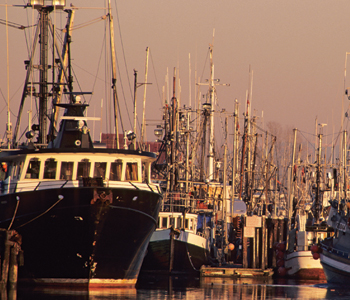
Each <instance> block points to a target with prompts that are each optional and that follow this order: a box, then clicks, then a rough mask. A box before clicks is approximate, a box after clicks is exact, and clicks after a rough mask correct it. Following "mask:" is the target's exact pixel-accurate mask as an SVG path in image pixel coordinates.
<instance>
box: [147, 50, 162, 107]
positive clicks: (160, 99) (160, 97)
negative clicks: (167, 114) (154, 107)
mask: <svg viewBox="0 0 350 300" xmlns="http://www.w3.org/2000/svg"><path fill="white" fill-rule="evenodd" d="M150 54H151V62H152V67H153V73H154V77H155V78H156V85H157V91H158V97H159V101H160V107H162V106H163V103H162V96H161V93H160V88H159V85H158V79H157V73H156V70H155V67H154V62H153V56H152V51H150Z"/></svg>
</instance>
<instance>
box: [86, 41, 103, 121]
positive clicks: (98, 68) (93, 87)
mask: <svg viewBox="0 0 350 300" xmlns="http://www.w3.org/2000/svg"><path fill="white" fill-rule="evenodd" d="M105 40H106V35H104V39H103V41H102V47H101V52H100V57H99V60H98V63H97V70H96V75H93V74H92V73H89V72H88V71H87V70H84V69H82V68H80V67H79V68H80V69H81V70H84V71H85V72H87V73H88V74H90V75H92V76H94V77H95V80H94V83H93V85H92V92H93V91H94V89H95V85H96V82H97V79H100V80H101V81H103V82H105V80H103V79H101V78H98V73H99V70H100V66H101V60H102V56H103V45H104V43H105ZM91 99H92V95H91V96H90V100H89V102H88V103H89V104H90V102H91ZM101 124H102V120H101Z"/></svg>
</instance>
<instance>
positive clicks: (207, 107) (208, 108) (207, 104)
mask: <svg viewBox="0 0 350 300" xmlns="http://www.w3.org/2000/svg"><path fill="white" fill-rule="evenodd" d="M203 109H205V110H210V109H211V103H207V102H206V103H203Z"/></svg>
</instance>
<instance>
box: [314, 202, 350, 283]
mask: <svg viewBox="0 0 350 300" xmlns="http://www.w3.org/2000/svg"><path fill="white" fill-rule="evenodd" d="M330 202H331V209H330V212H329V216H328V220H327V223H328V225H329V226H330V227H331V228H333V230H334V235H332V236H329V237H327V238H325V239H324V240H322V241H321V242H320V247H321V251H320V260H321V264H322V267H323V270H324V272H325V275H326V278H327V282H328V283H335V284H348V282H349V279H350V218H349V214H348V213H347V214H346V213H345V211H349V206H350V205H349V202H347V203H345V201H341V202H340V203H339V202H338V200H332V201H330Z"/></svg>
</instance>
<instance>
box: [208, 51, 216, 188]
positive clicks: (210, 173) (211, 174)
mask: <svg viewBox="0 0 350 300" xmlns="http://www.w3.org/2000/svg"><path fill="white" fill-rule="evenodd" d="M209 51H210V79H209V94H210V104H211V111H210V132H209V154H208V180H209V181H213V178H214V111H215V99H214V96H215V95H214V92H215V86H214V63H213V45H210V48H209Z"/></svg>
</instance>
